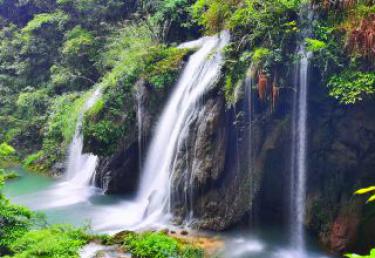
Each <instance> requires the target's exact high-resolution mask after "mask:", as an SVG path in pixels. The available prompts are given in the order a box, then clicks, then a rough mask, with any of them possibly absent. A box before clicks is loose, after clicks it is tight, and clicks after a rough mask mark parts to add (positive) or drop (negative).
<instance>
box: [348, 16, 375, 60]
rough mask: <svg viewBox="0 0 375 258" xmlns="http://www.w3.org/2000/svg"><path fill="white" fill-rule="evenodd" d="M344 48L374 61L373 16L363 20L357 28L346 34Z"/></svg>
mask: <svg viewBox="0 0 375 258" xmlns="http://www.w3.org/2000/svg"><path fill="white" fill-rule="evenodd" d="M346 47H347V49H348V50H349V51H350V52H355V53H359V54H360V55H361V56H363V57H365V58H367V59H368V60H372V61H374V60H375V14H371V15H369V16H368V17H367V18H363V19H362V20H361V22H360V24H359V26H358V27H356V28H354V29H352V30H351V31H349V33H348V39H347V43H346Z"/></svg>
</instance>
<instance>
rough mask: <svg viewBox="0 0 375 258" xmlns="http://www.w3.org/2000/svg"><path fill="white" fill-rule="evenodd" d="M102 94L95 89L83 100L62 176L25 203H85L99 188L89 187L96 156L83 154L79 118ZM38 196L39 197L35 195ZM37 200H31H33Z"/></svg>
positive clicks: (39, 206)
mask: <svg viewBox="0 0 375 258" xmlns="http://www.w3.org/2000/svg"><path fill="white" fill-rule="evenodd" d="M100 96H101V88H97V89H96V90H95V91H94V92H93V93H92V94H91V96H90V97H89V98H88V99H87V100H86V102H85V103H84V105H83V107H82V109H81V111H80V114H79V116H78V120H77V125H76V130H75V134H74V137H73V140H72V142H71V144H70V146H69V149H68V158H67V161H66V172H65V177H64V179H63V180H62V181H61V182H59V183H58V184H56V185H54V186H53V187H52V188H51V189H48V190H45V191H43V192H36V193H34V194H33V195H30V196H29V197H30V198H29V199H30V200H29V201H26V204H27V205H29V204H28V202H33V203H32V204H31V207H33V209H38V210H39V209H49V208H56V207H63V206H67V205H73V204H76V203H80V202H84V201H86V200H87V199H88V198H90V196H92V195H93V194H94V193H95V192H97V191H98V190H97V189H95V187H93V186H92V184H93V179H94V177H95V169H96V165H97V161H98V157H97V156H95V155H93V154H85V153H83V135H82V120H83V116H84V113H85V112H86V111H87V110H88V109H90V108H91V107H92V106H93V105H94V104H95V103H96V101H97V100H98V99H99V98H100ZM38 196H39V197H38ZM37 198H38V199H40V202H37V203H34V202H35V199H37Z"/></svg>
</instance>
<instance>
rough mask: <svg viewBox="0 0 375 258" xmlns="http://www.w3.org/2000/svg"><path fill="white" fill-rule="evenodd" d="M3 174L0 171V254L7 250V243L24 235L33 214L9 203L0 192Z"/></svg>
mask: <svg viewBox="0 0 375 258" xmlns="http://www.w3.org/2000/svg"><path fill="white" fill-rule="evenodd" d="M4 176H5V175H4V174H3V171H2V172H1V173H0V256H2V255H3V254H4V253H6V252H8V251H9V245H10V244H11V243H13V242H14V241H15V240H16V239H17V238H19V237H21V236H22V235H24V234H25V233H26V232H27V231H28V230H29V228H30V227H31V225H32V220H31V219H32V218H33V216H34V214H33V213H32V212H31V211H30V210H28V209H26V208H24V207H21V206H17V205H13V204H11V203H10V202H9V201H8V200H7V199H6V198H5V197H4V195H3V194H2V193H1V188H2V187H3V184H4V180H5V177H4Z"/></svg>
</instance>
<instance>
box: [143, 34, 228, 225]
mask: <svg viewBox="0 0 375 258" xmlns="http://www.w3.org/2000/svg"><path fill="white" fill-rule="evenodd" d="M229 39H230V35H229V32H227V31H224V32H222V33H221V34H220V36H211V37H204V38H202V39H199V40H196V41H193V42H188V43H185V44H182V45H181V46H180V48H199V50H198V51H197V52H196V53H195V54H193V55H192V56H191V57H190V59H189V61H188V63H187V65H186V67H185V69H184V71H183V73H182V75H181V77H180V79H179V81H178V83H177V84H176V87H175V90H174V92H173V93H172V95H171V97H170V99H169V101H168V103H167V105H166V107H165V109H164V111H163V114H162V116H161V118H160V120H159V122H158V124H157V127H156V130H155V133H154V137H153V140H152V142H151V145H150V148H149V150H148V153H147V156H146V161H145V166H144V169H143V176H142V178H141V184H140V189H139V191H138V194H137V203H142V205H141V208H140V209H141V211H142V215H143V216H144V218H145V220H146V222H145V223H153V222H156V221H160V220H163V218H165V217H166V215H168V213H169V212H168V208H169V206H170V204H169V202H170V194H171V193H170V187H171V186H170V179H171V174H172V173H173V171H171V170H172V166H173V162H174V159H175V156H176V150H177V146H178V144H179V140H180V139H182V138H184V136H185V135H184V134H186V133H187V130H184V126H185V125H186V123H187V122H188V120H189V118H190V117H191V116H192V115H193V114H194V113H195V112H198V111H199V105H198V103H199V101H200V100H201V98H202V96H203V95H204V93H205V92H207V90H208V89H209V88H210V87H212V86H214V85H215V82H216V81H217V80H218V78H219V76H220V69H221V67H222V63H223V58H222V54H221V51H222V49H223V48H224V46H225V45H226V44H227V43H228V42H229Z"/></svg>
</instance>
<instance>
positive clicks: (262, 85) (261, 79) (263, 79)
mask: <svg viewBox="0 0 375 258" xmlns="http://www.w3.org/2000/svg"><path fill="white" fill-rule="evenodd" d="M266 90H267V75H266V74H264V73H263V72H260V73H259V75H258V94H259V98H260V99H261V100H262V101H264V100H265V99H266Z"/></svg>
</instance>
